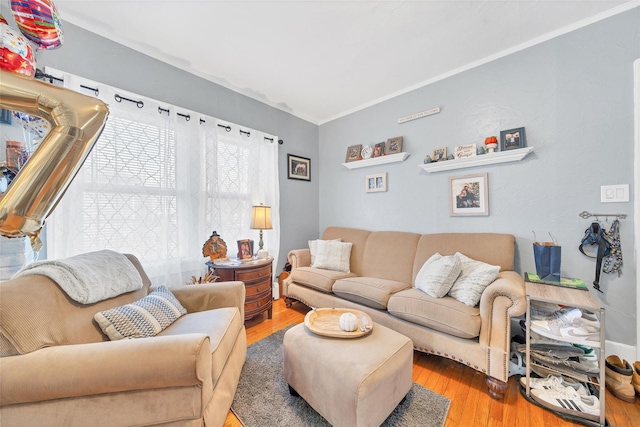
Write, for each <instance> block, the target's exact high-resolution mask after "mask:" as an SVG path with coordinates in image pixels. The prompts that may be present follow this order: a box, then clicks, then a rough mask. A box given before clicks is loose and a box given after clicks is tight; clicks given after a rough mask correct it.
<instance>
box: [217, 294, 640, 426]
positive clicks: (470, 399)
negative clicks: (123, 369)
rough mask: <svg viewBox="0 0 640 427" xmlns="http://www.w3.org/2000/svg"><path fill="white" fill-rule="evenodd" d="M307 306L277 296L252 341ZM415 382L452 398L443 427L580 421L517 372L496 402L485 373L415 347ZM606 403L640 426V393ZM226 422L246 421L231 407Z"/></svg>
mask: <svg viewBox="0 0 640 427" xmlns="http://www.w3.org/2000/svg"><path fill="white" fill-rule="evenodd" d="M308 310H309V309H308V308H307V307H306V306H304V305H302V304H300V303H296V304H294V306H293V308H286V307H285V305H284V300H283V299H282V298H280V299H279V300H276V301H274V305H273V319H267V318H266V316H265V315H262V316H259V317H258V318H257V319H253V320H250V321H248V322H247V323H246V327H247V341H248V344H249V345H251V344H253V343H254V342H256V341H259V340H261V339H262V338H265V337H267V336H269V335H271V334H272V333H274V332H276V331H279V330H280V329H282V328H284V327H286V326H289V325H291V324H294V323H302V322H303V321H304V316H305V314H306V313H307V311H308ZM413 381H414V382H416V383H418V384H421V385H423V386H424V387H426V388H428V389H430V390H433V391H435V392H437V393H440V394H442V395H444V396H447V397H448V398H449V399H451V406H450V408H449V414H448V416H447V421H446V423H445V427H472V426H509V427H512V426H532V427H538V426H554V427H555V426H557V427H568V426H580V425H581V424H576V423H573V422H570V421H566V420H564V419H562V418H559V417H557V416H556V415H555V414H553V413H552V412H550V411H547V410H545V409H542V408H540V407H538V406H536V405H534V404H532V403H529V402H528V401H527V400H526V399H525V398H524V397H522V396H521V395H520V391H519V386H518V382H517V381H518V380H517V376H513V377H511V378H510V379H509V383H508V389H507V392H506V396H505V399H504V401H497V400H494V399H492V398H491V397H489V395H488V394H487V391H486V386H485V382H484V381H485V376H484V374H481V373H480V372H477V371H475V370H474V369H471V368H469V367H467V366H464V365H461V364H459V363H457V362H454V361H452V360H449V359H445V358H442V357H437V356H432V355H428V354H424V353H420V352H418V351H414V355H413ZM605 403H606V416H607V420H608V421H609V424H610V425H611V426H612V427H633V426H640V398H638V397H636V401H635V403H626V402H624V401H622V400H620V399H617V398H616V397H615V396H613V395H612V394H611V393H609V392H608V391H607V393H606V397H605ZM224 425H225V427H241V426H242V424H240V422H239V421H238V419H237V418H236V417H235V415H233V413H231V412H229V415H228V416H227V420H226V422H225V424H224ZM265 427H267V426H265ZM268 427H275V426H268Z"/></svg>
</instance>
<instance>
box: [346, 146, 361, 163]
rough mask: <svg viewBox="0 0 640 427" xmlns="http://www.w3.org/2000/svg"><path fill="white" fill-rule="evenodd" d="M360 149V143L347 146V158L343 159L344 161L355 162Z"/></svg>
mask: <svg viewBox="0 0 640 427" xmlns="http://www.w3.org/2000/svg"><path fill="white" fill-rule="evenodd" d="M361 150H362V144H359V145H352V146H351V147H349V148H347V158H346V159H345V163H349V162H355V161H356V160H358V159H359V158H360V151H361Z"/></svg>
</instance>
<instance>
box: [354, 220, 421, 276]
mask: <svg viewBox="0 0 640 427" xmlns="http://www.w3.org/2000/svg"><path fill="white" fill-rule="evenodd" d="M419 240H420V235H419V234H416V233H408V232H404V231H374V232H372V233H371V234H370V235H369V238H368V239H367V244H366V246H365V249H364V257H363V259H362V273H361V274H358V275H359V276H362V277H380V278H381V279H387V280H394V281H396V282H402V283H413V279H414V277H415V276H414V274H413V263H414V258H415V254H416V247H417V245H418V241H419ZM425 261H426V259H425ZM422 264H424V261H422ZM422 264H420V266H422Z"/></svg>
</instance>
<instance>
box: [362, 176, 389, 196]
mask: <svg viewBox="0 0 640 427" xmlns="http://www.w3.org/2000/svg"><path fill="white" fill-rule="evenodd" d="M365 189H366V191H367V193H378V192H380V191H387V173H386V172H383V173H376V174H373V175H367V176H366V179H365Z"/></svg>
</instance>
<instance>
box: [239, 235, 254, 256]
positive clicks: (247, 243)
mask: <svg viewBox="0 0 640 427" xmlns="http://www.w3.org/2000/svg"><path fill="white" fill-rule="evenodd" d="M251 243H252V242H251V240H249V239H243V240H238V259H251V258H253V248H252V246H253V245H252V244H251Z"/></svg>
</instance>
